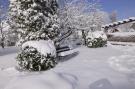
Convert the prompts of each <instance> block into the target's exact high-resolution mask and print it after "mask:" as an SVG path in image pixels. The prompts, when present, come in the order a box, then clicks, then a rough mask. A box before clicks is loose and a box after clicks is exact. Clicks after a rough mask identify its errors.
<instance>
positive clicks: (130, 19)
mask: <svg viewBox="0 0 135 89" xmlns="http://www.w3.org/2000/svg"><path fill="white" fill-rule="evenodd" d="M134 21H135V17H130V18H129V19H124V20H122V21H118V22H113V23H110V24H106V25H103V26H102V28H110V27H115V26H118V25H121V24H125V23H130V22H134Z"/></svg>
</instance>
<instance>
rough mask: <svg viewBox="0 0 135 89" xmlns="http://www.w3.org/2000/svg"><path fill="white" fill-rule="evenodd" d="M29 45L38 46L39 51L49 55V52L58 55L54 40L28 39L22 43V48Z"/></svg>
mask: <svg viewBox="0 0 135 89" xmlns="http://www.w3.org/2000/svg"><path fill="white" fill-rule="evenodd" d="M27 46H28V47H33V48H36V49H37V51H39V52H40V53H41V54H43V55H45V56H47V54H51V55H52V56H56V49H55V46H54V42H53V41H52V40H39V41H27V42H25V43H24V44H23V45H22V49H24V48H25V47H27Z"/></svg>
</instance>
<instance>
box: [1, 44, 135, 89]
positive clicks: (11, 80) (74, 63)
mask: <svg viewBox="0 0 135 89" xmlns="http://www.w3.org/2000/svg"><path fill="white" fill-rule="evenodd" d="M134 49H135V47H133V46H132V47H130V46H112V45H108V47H104V48H86V47H79V48H77V49H76V50H77V51H78V53H75V54H73V55H70V57H69V56H67V57H65V58H63V59H61V60H60V62H59V64H58V65H57V66H56V67H55V68H54V69H51V70H48V71H46V72H19V71H17V70H16V69H15V68H14V66H15V64H16V63H15V57H16V55H17V51H18V49H16V48H15V47H13V48H6V49H5V51H1V50H2V49H0V89H135V84H134V82H133V81H132V80H131V79H133V78H134V76H133V75H130V73H129V75H128V73H123V72H121V71H119V70H117V69H115V68H114V67H112V66H110V60H111V59H112V58H114V57H115V58H119V56H122V55H133V54H134V53H135V51H134ZM9 51H10V52H9ZM3 52H5V53H4V54H5V55H4V54H3ZM1 54H2V55H1ZM127 60H128V59H127Z"/></svg>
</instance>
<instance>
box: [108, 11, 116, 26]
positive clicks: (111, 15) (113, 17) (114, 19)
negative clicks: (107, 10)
mask: <svg viewBox="0 0 135 89" xmlns="http://www.w3.org/2000/svg"><path fill="white" fill-rule="evenodd" d="M109 17H110V20H111V22H112V23H113V22H116V21H117V11H113V12H112V13H111V14H110V16H109Z"/></svg>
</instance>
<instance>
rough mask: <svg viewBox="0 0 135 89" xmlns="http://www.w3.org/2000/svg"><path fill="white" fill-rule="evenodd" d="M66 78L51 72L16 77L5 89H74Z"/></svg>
mask: <svg viewBox="0 0 135 89" xmlns="http://www.w3.org/2000/svg"><path fill="white" fill-rule="evenodd" d="M67 78H69V77H67ZM67 78H65V77H64V76H61V74H59V73H56V72H53V71H47V72H45V73H36V74H31V75H29V76H18V77H17V78H15V79H13V80H12V81H11V82H10V83H9V84H8V85H7V87H5V89H74V88H75V87H74V86H73V85H74V84H72V82H71V81H72V80H71V81H69V80H68V79H67ZM69 79H72V78H69Z"/></svg>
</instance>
